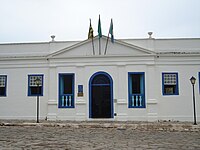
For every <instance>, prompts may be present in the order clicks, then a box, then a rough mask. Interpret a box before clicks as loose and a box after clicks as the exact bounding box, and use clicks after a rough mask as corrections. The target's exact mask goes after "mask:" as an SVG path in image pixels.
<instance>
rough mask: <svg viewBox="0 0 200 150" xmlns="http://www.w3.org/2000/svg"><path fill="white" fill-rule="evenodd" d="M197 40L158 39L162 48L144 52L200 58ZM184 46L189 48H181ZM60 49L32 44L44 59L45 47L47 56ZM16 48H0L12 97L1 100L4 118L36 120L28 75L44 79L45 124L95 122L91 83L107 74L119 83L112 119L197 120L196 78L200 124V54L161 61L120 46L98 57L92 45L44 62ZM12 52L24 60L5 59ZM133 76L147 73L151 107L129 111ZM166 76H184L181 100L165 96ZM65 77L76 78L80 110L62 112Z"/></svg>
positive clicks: (1, 70) (163, 57) (21, 47)
mask: <svg viewBox="0 0 200 150" xmlns="http://www.w3.org/2000/svg"><path fill="white" fill-rule="evenodd" d="M97 40H98V39H97ZM185 40H186V41H185ZM197 41H199V39H197V40H187V39H184V40H182V41H181V40H178V42H177V40H174V41H173V40H170V41H169V40H168V41H167V40H166V41H165V40H161V41H159V40H158V43H159V44H158V43H157V44H156V46H155V43H154V44H152V43H146V44H147V45H148V44H149V46H143V48H147V47H149V48H148V49H149V50H153V49H155V48H156V49H157V50H158V49H159V50H161V51H162V49H163V50H165V48H168V50H170V51H171V50H173V49H175V48H178V47H179V48H181V50H183V51H184V50H186V51H187V50H189V49H190V48H191V49H192V50H194V51H193V52H195V53H196V52H199V50H200V46H199V45H198V43H197ZM104 42H105V41H104ZM156 42H157V41H156ZM181 42H186V43H187V44H184V43H183V44H181ZM96 43H98V41H96ZM138 43H140V44H143V43H145V42H144V41H140V42H138ZM56 44H57V43H56V42H55V43H54V42H52V43H51V44H50V45H51V48H49V47H48V46H49V44H44V45H42V46H41V45H40V44H39V45H40V46H41V47H40V46H39V47H37V46H31V45H29V46H30V49H29V50H31V51H35V52H37V53H38V54H40V53H39V52H41V51H42V48H44V47H46V49H45V48H44V49H45V51H44V52H45V53H49V52H55V50H56V49H59V50H60V48H61V49H62V48H63V47H65V44H64V43H62V42H61V43H60V46H59V45H57V46H56ZM68 44H69V43H68ZM110 44H111V43H110ZM33 45H34V44H33ZM36 45H37V44H36ZM47 45H48V46H47ZM138 45H139V44H138ZM15 46H16V45H15V44H14V45H11V47H12V48H10V45H9V46H8V47H6V45H3V46H2V45H0V74H3V75H7V96H6V97H0V119H35V118H36V97H29V96H27V93H28V74H44V96H42V97H40V106H41V107H40V118H41V119H45V118H46V117H47V119H49V120H93V119H91V118H89V80H90V77H91V76H92V75H93V74H94V73H96V72H99V71H104V72H107V73H108V74H109V75H110V76H111V77H112V79H113V98H114V113H117V116H115V117H114V118H113V119H110V120H137V121H140V120H143V121H155V120H180V121H192V120H193V103H192V87H191V83H190V81H189V79H190V77H191V76H195V77H196V79H197V82H196V85H195V96H196V110H197V117H198V120H200V117H199V116H200V101H199V100H200V94H199V86H200V85H199V80H200V79H199V77H198V73H199V72H200V55H198V54H197V53H196V54H195V55H192V54H191V55H190V54H184V55H182V54H180V55H177V54H176V55H173V54H171V55H165V54H159V57H157V56H156V54H155V55H152V54H150V55H148V53H147V52H146V51H140V48H138V49H137V47H136V49H135V48H133V49H131V48H130V47H129V46H128V47H127V46H126V45H123V44H121V45H120V42H119V43H118V44H115V45H110V46H109V49H108V54H109V55H106V56H104V55H101V56H99V55H95V56H92V51H91V50H92V49H91V43H87V41H86V42H84V43H83V45H79V46H78V47H73V49H70V51H68V49H67V48H66V51H65V49H63V50H62V52H61V53H59V52H58V53H57V54H56V55H55V56H52V57H43V58H41V57H26V55H25V56H24V57H21V56H22V54H24V53H28V51H25V49H26V48H28V47H27V45H26V44H25V45H23V44H20V45H17V46H16V47H15ZM66 46H67V45H66ZM68 46H69V45H68ZM162 46H163V47H162ZM181 46H182V47H181ZM2 47H3V48H2ZM47 47H48V48H47ZM133 47H134V46H133ZM152 47H153V48H152ZM96 48H98V46H96ZM14 50H15V51H14ZM83 51H86V53H85V52H83ZM96 51H98V49H96ZM123 52H124V53H123ZM8 53H9V54H10V55H14V54H15V53H18V54H19V55H21V56H20V57H18V56H16V57H13V56H12V57H6V58H5V55H6V54H8ZM76 54H77V56H76ZM81 54H82V55H81ZM86 54H87V55H86ZM110 54H112V55H110ZM123 54H125V55H123ZM129 54H130V55H129ZM30 56H31V55H30ZM70 56H71V57H70ZM128 72H145V95H146V108H142V109H139V108H128ZM162 72H178V78H179V95H175V96H163V95H162ZM59 73H74V74H75V108H68V109H66V108H58V74H59ZM78 85H83V90H84V96H83V97H78V96H77V92H78V91H77V90H78Z"/></svg>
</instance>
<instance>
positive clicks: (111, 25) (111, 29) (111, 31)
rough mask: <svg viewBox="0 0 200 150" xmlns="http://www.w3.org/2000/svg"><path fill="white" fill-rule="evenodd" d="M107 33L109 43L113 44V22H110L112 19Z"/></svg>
mask: <svg viewBox="0 0 200 150" xmlns="http://www.w3.org/2000/svg"><path fill="white" fill-rule="evenodd" d="M109 33H110V35H111V42H112V43H114V35H113V21H112V19H111V22H110V29H109Z"/></svg>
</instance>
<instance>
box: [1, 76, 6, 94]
mask: <svg viewBox="0 0 200 150" xmlns="http://www.w3.org/2000/svg"><path fill="white" fill-rule="evenodd" d="M0 76H1V77H5V92H4V94H3V95H0V97H6V96H7V75H0Z"/></svg>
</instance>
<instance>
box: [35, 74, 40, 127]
mask: <svg viewBox="0 0 200 150" xmlns="http://www.w3.org/2000/svg"><path fill="white" fill-rule="evenodd" d="M35 82H36V85H37V123H39V85H40V82H41V81H40V79H39V77H37V78H36V80H35Z"/></svg>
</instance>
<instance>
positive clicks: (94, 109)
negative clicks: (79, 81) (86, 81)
mask: <svg viewBox="0 0 200 150" xmlns="http://www.w3.org/2000/svg"><path fill="white" fill-rule="evenodd" d="M109 77H110V76H107V75H106V74H105V73H102V72H101V73H100V72H99V73H96V75H94V76H93V77H92V78H91V81H90V107H91V108H90V111H91V112H90V117H91V118H112V116H113V115H112V112H113V110H112V109H113V101H112V84H111V82H112V80H111V78H109Z"/></svg>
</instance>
